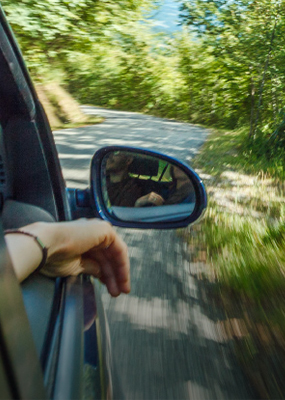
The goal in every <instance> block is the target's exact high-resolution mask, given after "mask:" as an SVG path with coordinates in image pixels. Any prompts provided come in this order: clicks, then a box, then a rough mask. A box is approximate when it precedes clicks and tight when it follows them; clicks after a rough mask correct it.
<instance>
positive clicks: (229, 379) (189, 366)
mask: <svg viewBox="0 0 285 400" xmlns="http://www.w3.org/2000/svg"><path fill="white" fill-rule="evenodd" d="M83 109H84V111H85V112H86V113H89V114H96V115H102V116H103V117H105V119H106V120H105V122H104V123H102V124H99V125H94V126H87V127H82V128H77V129H67V130H61V131H56V132H54V136H55V140H56V144H57V148H58V151H59V155H60V160H61V163H62V166H63V172H64V176H65V178H66V180H67V184H68V186H69V187H86V186H87V185H88V182H89V164H90V158H91V156H92V155H93V153H94V152H95V151H96V149H98V148H100V147H102V146H106V145H114V144H124V145H133V146H139V147H145V148H152V149H155V150H159V151H162V152H165V153H167V154H169V155H172V156H175V157H177V158H179V159H182V160H183V161H186V162H188V163H190V164H191V158H192V157H193V156H194V155H195V154H196V152H197V151H198V149H199V147H200V146H201V145H202V143H203V142H204V140H205V138H206V136H207V134H208V132H207V130H205V129H203V128H200V127H197V126H194V125H191V124H186V123H179V122H175V121H170V120H166V119H161V118H155V117H151V116H145V115H141V114H138V113H131V112H119V111H111V110H105V109H101V108H96V107H87V106H86V107H83ZM120 233H121V235H122V236H123V237H124V239H125V240H126V242H127V243H128V246H129V253H130V258H131V273H132V292H131V294H130V295H128V296H124V295H122V296H120V297H119V298H117V299H112V298H110V296H109V295H108V294H107V293H106V291H105V290H104V289H103V293H102V297H103V301H104V304H105V308H106V311H107V315H108V318H109V323H110V331H111V337H112V342H113V356H114V359H115V360H116V362H117V364H118V368H119V372H120V374H121V378H122V384H123V387H124V389H125V393H126V398H127V399H128V400H140V399H143V400H151V399H156V400H158V399H161V400H162V399H169V400H178V399H179V400H180V399H192V400H198V399H199V400H204V399H209V400H212V399H218V400H222V399H227V400H228V399H236V400H237V399H252V398H253V393H252V392H251V390H250V388H249V387H248V385H247V384H246V381H245V379H244V377H243V375H242V373H241V371H240V370H239V368H238V366H237V365H236V362H235V359H234V357H233V355H232V343H231V342H230V341H229V340H228V339H227V338H226V337H225V335H224V333H223V330H222V329H221V324H220V320H221V319H222V318H223V317H222V316H221V315H220V313H219V311H217V310H215V309H214V307H213V305H212V304H210V303H209V299H208V298H207V295H206V290H205V285H206V284H205V283H204V282H203V281H201V280H199V279H198V278H197V272H199V271H201V270H203V268H205V266H204V265H203V264H202V263H197V262H196V263H194V262H190V252H189V249H188V247H187V245H186V244H185V243H183V242H182V240H181V239H180V238H179V236H178V235H177V233H176V232H174V231H161V230H160V231H154V230H148V231H143V230H131V229H120Z"/></svg>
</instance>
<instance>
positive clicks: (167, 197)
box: [135, 166, 196, 207]
mask: <svg viewBox="0 0 285 400" xmlns="http://www.w3.org/2000/svg"><path fill="white" fill-rule="evenodd" d="M170 175H171V177H172V182H171V184H170V186H169V187H168V188H167V190H166V191H165V193H161V194H158V193H156V192H151V193H149V194H147V195H145V196H142V197H140V198H139V199H138V200H137V201H136V202H135V207H144V206H146V205H149V206H152V205H154V206H161V205H171V204H181V203H195V201H196V196H195V189H194V186H193V184H192V182H191V181H190V179H189V178H188V176H187V175H186V174H185V172H183V171H182V169H181V168H179V167H176V166H171V167H170Z"/></svg>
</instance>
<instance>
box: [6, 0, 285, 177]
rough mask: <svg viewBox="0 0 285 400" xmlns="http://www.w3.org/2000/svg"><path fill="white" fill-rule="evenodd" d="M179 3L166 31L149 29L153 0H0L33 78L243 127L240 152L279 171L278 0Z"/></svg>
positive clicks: (170, 114) (92, 97)
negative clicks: (175, 27)
mask: <svg viewBox="0 0 285 400" xmlns="http://www.w3.org/2000/svg"><path fill="white" fill-rule="evenodd" d="M178 3H180V8H181V22H182V24H183V25H184V29H183V30H182V31H181V32H176V33H174V34H172V35H169V34H162V33H159V34H158V33H154V31H152V29H151V22H150V20H149V18H148V17H149V15H150V11H151V10H152V9H153V8H154V7H157V6H159V2H156V1H152V0H121V1H114V0H110V1H108V2H107V1H105V0H39V1H36V0H2V5H3V7H4V9H5V12H6V13H7V15H8V19H9V21H10V23H11V25H12V27H13V29H14V32H15V33H16V36H17V38H18V40H19V43H20V46H21V48H22V51H23V53H24V56H25V58H26V60H27V64H28V66H29V68H30V69H31V71H32V73H33V75H34V77H35V79H36V80H38V81H40V82H41V83H45V82H47V81H50V80H51V81H52V80H58V81H59V82H60V83H61V84H62V85H63V86H64V87H65V88H66V89H68V90H69V91H70V92H71V93H72V94H73V95H74V96H75V97H76V99H77V100H79V101H80V102H84V103H87V104H94V105H99V106H104V107H111V108H116V109H127V110H132V111H141V112H145V113H151V114H153V115H158V116H163V117H167V118H175V119H179V120H184V121H190V122H193V123H200V124H204V125H208V126H216V127H220V128H221V127H222V128H226V129H239V128H241V127H244V128H245V132H246V133H245V135H244V137H243V142H242V146H241V151H242V153H243V155H244V158H245V159H247V160H248V162H249V163H251V164H253V163H255V162H258V160H259V159H260V158H262V160H263V161H262V163H260V166H261V168H263V169H265V168H267V166H268V165H270V166H272V169H273V170H274V171H275V173H277V174H279V175H282V174H283V171H284V168H283V165H284V152H283V148H284V141H285V135H284V131H285V130H284V128H285V109H284V103H285V94H284V93H285V91H284V85H285V83H284V79H283V77H284V72H285V62H284V61H285V52H284V48H285V46H284V45H285V3H284V2H280V1H279V0H258V1H255V0H254V1H251V2H248V1H247V0H232V1H229V0H212V1H210V2H209V1H207V2H205V1H203V0H180V1H178ZM263 164H264V165H265V166H264V165H263Z"/></svg>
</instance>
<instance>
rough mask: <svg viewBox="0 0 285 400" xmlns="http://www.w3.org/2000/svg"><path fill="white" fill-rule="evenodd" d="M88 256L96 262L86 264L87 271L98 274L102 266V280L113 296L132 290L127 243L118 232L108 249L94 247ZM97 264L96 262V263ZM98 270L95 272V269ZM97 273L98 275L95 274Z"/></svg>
mask: <svg viewBox="0 0 285 400" xmlns="http://www.w3.org/2000/svg"><path fill="white" fill-rule="evenodd" d="M87 256H88V257H89V258H90V259H91V260H93V261H94V263H96V266H92V264H87V263H86V264H85V265H84V268H86V273H91V274H92V275H93V276H96V275H97V276H98V266H97V265H99V266H100V271H101V274H100V280H101V281H102V282H103V283H104V284H105V285H106V286H107V289H108V291H109V292H110V294H111V295H112V296H118V295H119V294H120V293H121V292H123V293H129V292H130V262H129V256H128V249H127V245H126V244H125V243H124V241H123V240H122V239H121V238H120V237H119V236H118V235H117V234H116V235H114V237H113V242H112V243H111V244H110V245H109V246H108V248H107V249H101V250H97V249H93V250H91V251H89V252H88V253H87ZM94 265H95V264H94ZM95 270H96V271H97V272H94V271H95ZM95 274H96V275H95Z"/></svg>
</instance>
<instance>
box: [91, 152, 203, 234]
mask: <svg viewBox="0 0 285 400" xmlns="http://www.w3.org/2000/svg"><path fill="white" fill-rule="evenodd" d="M91 198H92V206H93V207H95V209H96V212H97V214H99V215H100V217H101V218H103V219H105V220H108V221H110V222H111V223H112V224H113V225H115V226H121V227H129V228H130V227H132V228H157V229H171V228H179V227H185V226H187V225H189V224H191V223H193V222H195V221H196V220H197V219H198V218H199V217H201V215H202V214H203V212H204V210H205V209H206V206H207V196H206V191H205V187H204V185H203V183H202V181H201V179H200V178H199V176H198V175H197V174H196V173H195V172H194V171H193V170H192V169H191V168H189V166H187V165H186V164H184V163H182V162H180V161H178V160H176V159H174V158H172V157H169V156H166V155H164V154H161V153H158V152H155V151H150V150H144V149H138V148H132V147H126V146H110V147H104V148H102V149H100V150H98V151H97V152H96V153H95V154H94V156H93V158H92V163H91Z"/></svg>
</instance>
